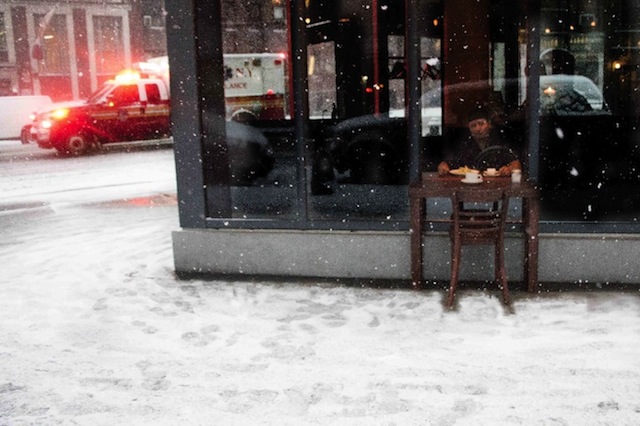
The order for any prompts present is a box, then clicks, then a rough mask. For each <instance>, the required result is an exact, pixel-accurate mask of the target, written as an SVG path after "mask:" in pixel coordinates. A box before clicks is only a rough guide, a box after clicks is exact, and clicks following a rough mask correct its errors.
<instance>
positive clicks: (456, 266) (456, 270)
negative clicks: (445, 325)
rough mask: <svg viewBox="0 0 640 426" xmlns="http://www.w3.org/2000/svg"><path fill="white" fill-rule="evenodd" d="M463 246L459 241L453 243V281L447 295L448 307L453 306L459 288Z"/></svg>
mask: <svg viewBox="0 0 640 426" xmlns="http://www.w3.org/2000/svg"><path fill="white" fill-rule="evenodd" d="M461 254H462V246H461V244H460V242H459V241H454V242H453V244H452V245H451V283H450V284H449V295H448V297H447V307H448V308H451V307H453V302H454V300H455V297H456V290H457V288H458V278H459V275H460V256H461Z"/></svg>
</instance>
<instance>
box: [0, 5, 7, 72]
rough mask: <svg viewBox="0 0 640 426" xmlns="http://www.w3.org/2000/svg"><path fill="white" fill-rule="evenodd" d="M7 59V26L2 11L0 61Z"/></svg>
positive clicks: (0, 19) (0, 17)
mask: <svg viewBox="0 0 640 426" xmlns="http://www.w3.org/2000/svg"><path fill="white" fill-rule="evenodd" d="M7 61H9V50H8V45H7V27H6V23H5V18H4V13H3V12H0V62H7Z"/></svg>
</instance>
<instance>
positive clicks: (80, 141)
mask: <svg viewBox="0 0 640 426" xmlns="http://www.w3.org/2000/svg"><path fill="white" fill-rule="evenodd" d="M89 147H90V144H89V140H88V139H87V137H86V136H85V135H79V134H78V135H72V136H70V137H69V139H67V143H66V145H65V153H66V154H69V155H82V154H84V153H86V152H87V150H88V149H89Z"/></svg>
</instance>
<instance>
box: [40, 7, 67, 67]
mask: <svg viewBox="0 0 640 426" xmlns="http://www.w3.org/2000/svg"><path fill="white" fill-rule="evenodd" d="M34 23H35V28H42V29H43V30H44V31H43V35H42V40H41V43H42V50H41V56H39V55H36V57H37V58H38V59H40V58H41V60H40V61H39V66H40V69H39V71H40V73H41V74H43V75H68V74H69V72H70V60H69V31H68V28H67V17H66V15H53V16H51V19H50V20H49V21H48V22H46V23H45V15H38V14H36V15H34Z"/></svg>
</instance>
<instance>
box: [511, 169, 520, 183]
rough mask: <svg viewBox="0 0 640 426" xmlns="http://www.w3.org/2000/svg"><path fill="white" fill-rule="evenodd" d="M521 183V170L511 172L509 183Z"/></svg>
mask: <svg viewBox="0 0 640 426" xmlns="http://www.w3.org/2000/svg"><path fill="white" fill-rule="evenodd" d="M521 181H522V170H518V169H515V170H512V171H511V182H513V183H520V182H521Z"/></svg>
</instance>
